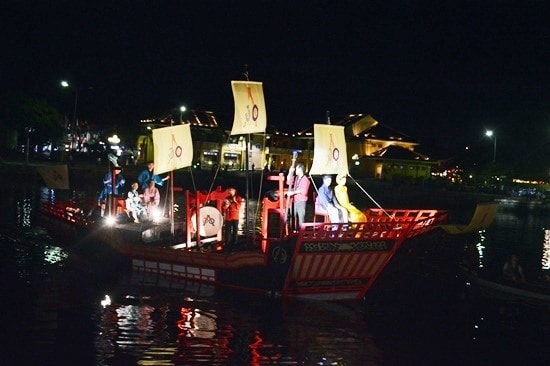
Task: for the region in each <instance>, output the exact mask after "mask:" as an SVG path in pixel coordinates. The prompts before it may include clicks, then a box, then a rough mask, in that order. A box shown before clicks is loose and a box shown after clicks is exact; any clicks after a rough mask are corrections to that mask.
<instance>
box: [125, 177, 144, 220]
mask: <svg viewBox="0 0 550 366" xmlns="http://www.w3.org/2000/svg"><path fill="white" fill-rule="evenodd" d="M138 188H139V184H138V182H134V183H132V189H131V190H130V191H129V192H128V196H127V198H126V213H127V214H128V217H130V218H131V219H132V220H134V222H136V223H138V222H139V217H140V216H141V215H143V214H144V213H145V206H144V205H143V201H142V200H141V198H142V196H143V195H140V194H139V192H138Z"/></svg>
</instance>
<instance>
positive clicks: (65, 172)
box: [36, 164, 69, 189]
mask: <svg viewBox="0 0 550 366" xmlns="http://www.w3.org/2000/svg"><path fill="white" fill-rule="evenodd" d="M36 170H37V171H38V173H39V174H40V176H41V177H42V179H44V183H46V186H48V188H51V189H69V169H68V167H67V165H66V164H65V165H55V166H41V167H38V168H36Z"/></svg>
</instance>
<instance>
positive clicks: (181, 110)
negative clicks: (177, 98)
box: [180, 105, 187, 123]
mask: <svg viewBox="0 0 550 366" xmlns="http://www.w3.org/2000/svg"><path fill="white" fill-rule="evenodd" d="M186 110H187V108H185V106H184V105H182V106H181V107H180V123H181V120H182V118H183V116H182V115H183V112H185V111H186Z"/></svg>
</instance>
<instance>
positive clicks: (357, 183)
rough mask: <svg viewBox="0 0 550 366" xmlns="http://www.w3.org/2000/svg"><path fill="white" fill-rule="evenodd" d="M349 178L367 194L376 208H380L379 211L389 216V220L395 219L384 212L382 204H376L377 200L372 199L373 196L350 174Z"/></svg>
mask: <svg viewBox="0 0 550 366" xmlns="http://www.w3.org/2000/svg"><path fill="white" fill-rule="evenodd" d="M348 176H349V177H350V178H351V179H352V180H353V182H354V183H355V184H356V185H357V187H359V189H361V191H363V193H364V194H366V195H367V197H368V198H370V200H371V201H372V202H374V204H375V205H376V207H378V208H379V209H381V210H382V212H384V214H385V215H386V216H388V217H389V218H391V219H393V217H392V216H391V215H390V214H389V213H388V212H387V211H386V210H384V209H383V208H382V206H380V204H378V202H376V200H375V199H374V198H372V196H371V195H370V194H369V193H368V192H367V191H366V190H365V189H364V188H363V187H361V185H360V184H359V182H357V181H356V180H355V178H353V177H352V176H351V175H350V174H348Z"/></svg>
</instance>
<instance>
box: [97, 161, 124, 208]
mask: <svg viewBox="0 0 550 366" xmlns="http://www.w3.org/2000/svg"><path fill="white" fill-rule="evenodd" d="M121 171H122V168H121V167H115V168H114V169H113V170H112V171H110V172H108V173H106V174H105V176H104V177H103V189H102V190H101V192H99V197H98V199H97V204H98V206H100V208H101V217H103V215H105V202H106V200H107V197H109V196H111V194H113V172H114V174H115V176H114V178H115V181H116V184H115V187H114V194H115V196H116V195H118V191H119V189H120V188H122V187H124V183H125V180H124V177H123V176H122V174H120V172H121Z"/></svg>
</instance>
